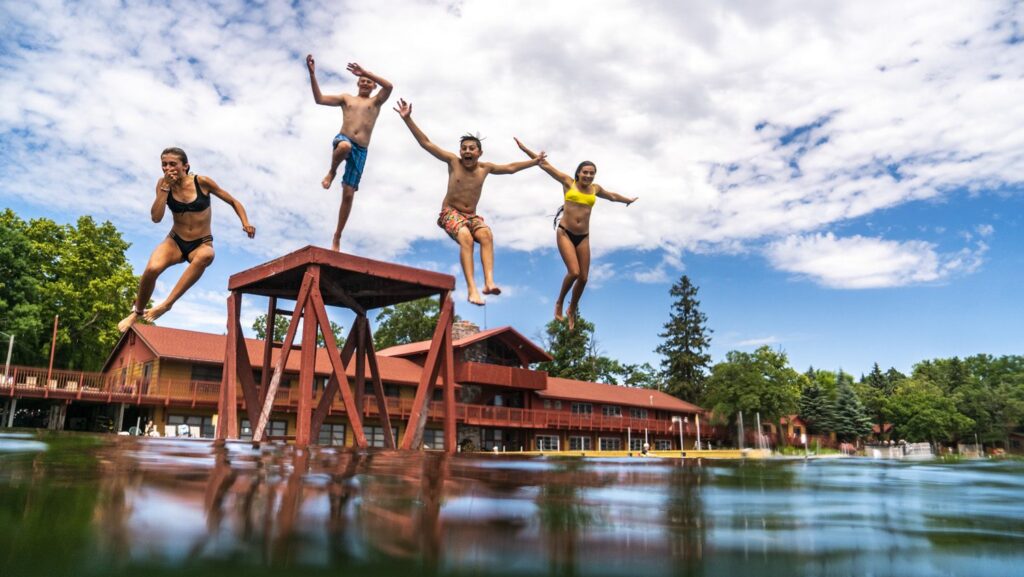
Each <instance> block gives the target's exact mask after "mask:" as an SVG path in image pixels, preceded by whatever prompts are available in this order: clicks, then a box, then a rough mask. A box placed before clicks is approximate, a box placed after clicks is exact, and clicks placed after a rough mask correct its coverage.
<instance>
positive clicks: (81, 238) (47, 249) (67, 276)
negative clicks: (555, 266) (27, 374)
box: [0, 210, 138, 370]
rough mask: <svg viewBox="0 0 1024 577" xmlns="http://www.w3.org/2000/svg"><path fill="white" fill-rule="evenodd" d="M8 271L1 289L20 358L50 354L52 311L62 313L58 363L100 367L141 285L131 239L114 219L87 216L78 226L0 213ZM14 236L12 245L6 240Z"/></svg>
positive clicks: (2, 308)
mask: <svg viewBox="0 0 1024 577" xmlns="http://www.w3.org/2000/svg"><path fill="white" fill-rule="evenodd" d="M0 230H2V232H0V235H2V236H3V238H4V240H5V242H4V246H5V248H4V250H5V252H6V251H7V250H8V249H10V250H13V251H16V253H17V254H13V253H12V254H11V257H12V260H11V261H9V262H8V261H6V259H5V262H4V265H3V267H4V272H5V273H9V274H11V275H12V276H11V277H8V278H5V279H4V280H3V281H2V282H3V285H4V288H3V289H0V299H3V301H4V302H3V303H2V304H0V319H2V320H3V328H2V329H0V330H4V332H10V333H14V334H15V335H16V341H15V342H16V343H17V346H16V349H15V350H16V352H17V355H16V356H15V359H14V360H15V362H19V363H23V364H29V365H44V364H46V363H47V362H48V361H49V356H50V342H51V341H50V338H51V331H50V329H51V327H52V326H53V316H54V315H60V319H61V320H60V330H59V332H58V333H57V351H56V355H55V357H54V366H56V367H66V368H69V369H81V370H97V369H99V368H100V367H101V366H102V364H103V361H104V360H105V359H106V357H107V355H108V354H109V353H110V350H111V349H112V348H113V346H114V344H115V343H116V342H117V340H118V339H119V338H120V333H118V331H117V321H118V320H120V319H121V317H123V316H124V315H125V314H126V312H127V311H128V310H130V309H131V303H132V300H133V298H134V296H135V289H136V287H137V286H138V278H137V277H136V276H134V275H133V274H132V269H131V265H129V263H128V260H127V258H126V257H125V251H126V250H127V249H128V247H129V243H128V242H126V241H125V240H124V239H123V238H122V237H121V233H120V232H119V231H118V230H117V229H116V228H115V227H114V225H112V224H111V223H109V222H104V223H103V224H97V223H96V222H95V221H94V220H93V219H92V218H91V217H88V216H83V217H81V218H79V219H78V221H77V223H75V224H74V225H72V224H66V225H60V224H57V223H56V222H54V221H52V220H50V219H46V218H39V219H33V220H31V221H29V222H28V223H25V222H24V221H22V220H21V219H20V218H18V217H17V215H15V214H14V213H13V212H12V211H10V210H6V211H4V213H3V214H2V215H0ZM7 241H9V242H10V243H11V244H10V246H7V244H8V243H7Z"/></svg>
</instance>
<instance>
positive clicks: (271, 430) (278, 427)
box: [238, 419, 288, 441]
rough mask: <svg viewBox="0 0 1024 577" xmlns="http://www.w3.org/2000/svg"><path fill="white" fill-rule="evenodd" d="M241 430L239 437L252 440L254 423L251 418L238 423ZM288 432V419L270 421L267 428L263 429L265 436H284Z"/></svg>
mask: <svg viewBox="0 0 1024 577" xmlns="http://www.w3.org/2000/svg"><path fill="white" fill-rule="evenodd" d="M238 428H239V432H238V438H239V439H241V440H243V441H251V440H252V424H251V423H250V422H249V419H242V421H241V422H240V423H239V424H238ZM287 434H288V421H270V422H269V423H268V424H267V428H266V429H265V430H264V431H263V438H264V439H266V438H267V437H283V436H285V435H287Z"/></svg>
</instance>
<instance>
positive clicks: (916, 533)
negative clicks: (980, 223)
mask: <svg viewBox="0 0 1024 577" xmlns="http://www.w3.org/2000/svg"><path fill="white" fill-rule="evenodd" d="M1022 489H1024V466H1022V464H1021V463H1019V462H1003V463H989V462H978V463H965V464H958V465H942V464H934V463H885V462H878V461H870V462H868V461H857V460H843V461H832V462H826V461H811V462H804V461H787V462H738V461H736V462H723V461H716V462H708V461H705V462H699V461H697V462H693V461H687V462H681V461H678V460H659V459H588V460H579V459H557V458H533V459H527V458H512V457H495V456H472V455H456V456H448V455H444V454H438V453H422V452H417V453H398V452H387V451H381V452H362V453H358V452H351V451H342V450H336V449H331V448H322V449H320V448H312V449H310V450H296V449H294V448H292V447H289V446H285V445H264V446H263V447H261V448H256V449H254V448H252V447H251V446H250V445H246V444H241V443H228V444H226V445H224V444H221V445H213V444H211V443H209V442H205V441H199V440H174V439H148V438H143V439H138V438H125V437H106V436H89V435H81V434H75V435H68V434H49V435H45V436H39V437H37V436H35V435H27V436H26V435H24V434H23V435H21V436H17V435H0V575H3V576H7V575H64V574H75V575H128V574H132V575H140V574H144V575H147V577H148V576H158V575H189V576H199V575H227V574H234V573H240V572H244V573H245V574H247V575H304V576H308V575H338V574H347V573H349V572H356V571H358V572H359V573H360V574H362V575H372V574H381V575H403V576H411V575H416V574H430V575H452V574H487V575H538V574H550V575H735V574H738V573H742V572H752V571H756V572H757V575H758V576H761V575H787V576H788V575H822V574H836V575H846V574H872V573H873V574H900V575H928V574H935V573H941V574H965V575H972V574H986V575H1000V574H1006V575H1011V574H1016V571H1015V570H1014V569H1015V565H1016V564H1018V563H1019V562H1020V561H1022V560H1024V553H1022V551H1024V504H1022V500H1021V499H1020V496H1021V495H1022V494H1024V491H1022Z"/></svg>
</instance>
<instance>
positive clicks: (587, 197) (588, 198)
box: [565, 180, 597, 206]
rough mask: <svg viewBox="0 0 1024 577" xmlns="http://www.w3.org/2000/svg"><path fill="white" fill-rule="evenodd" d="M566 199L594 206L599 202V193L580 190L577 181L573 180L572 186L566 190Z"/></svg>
mask: <svg viewBox="0 0 1024 577" xmlns="http://www.w3.org/2000/svg"><path fill="white" fill-rule="evenodd" d="M565 200H566V201H567V202H575V203H576V204H585V205H587V206H594V203H595V202H597V195H596V194H587V193H585V192H580V190H579V189H578V188H576V181H575V180H574V181H572V186H570V187H569V190H567V191H565Z"/></svg>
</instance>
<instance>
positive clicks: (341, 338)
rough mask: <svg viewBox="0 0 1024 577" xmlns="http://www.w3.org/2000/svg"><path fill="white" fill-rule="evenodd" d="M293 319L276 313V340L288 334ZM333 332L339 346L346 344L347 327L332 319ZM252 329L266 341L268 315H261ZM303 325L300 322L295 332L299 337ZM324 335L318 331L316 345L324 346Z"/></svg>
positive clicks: (282, 338)
mask: <svg viewBox="0 0 1024 577" xmlns="http://www.w3.org/2000/svg"><path fill="white" fill-rule="evenodd" d="M290 322H291V319H290V318H289V317H287V316H285V315H274V340H276V341H282V340H284V337H285V336H287V334H288V324H289V323H290ZM330 323H331V333H332V334H333V335H334V341H335V342H336V343H337V344H338V346H339V347H341V346H344V344H345V334H344V333H345V328H344V327H342V326H341V325H339V324H337V323H335V322H334V321H330ZM252 330H253V332H255V333H256V338H257V339H259V340H261V341H264V340H266V339H267V315H259V316H258V317H256V320H254V321H253V322H252ZM301 330H302V325H301V324H300V325H299V327H298V330H297V331H296V332H295V334H296V337H297V338H301V334H302V333H301V332H299V331H301ZM324 344H325V343H324V336H323V335H322V334H321V333H320V331H317V332H316V346H318V347H322V346H324Z"/></svg>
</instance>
